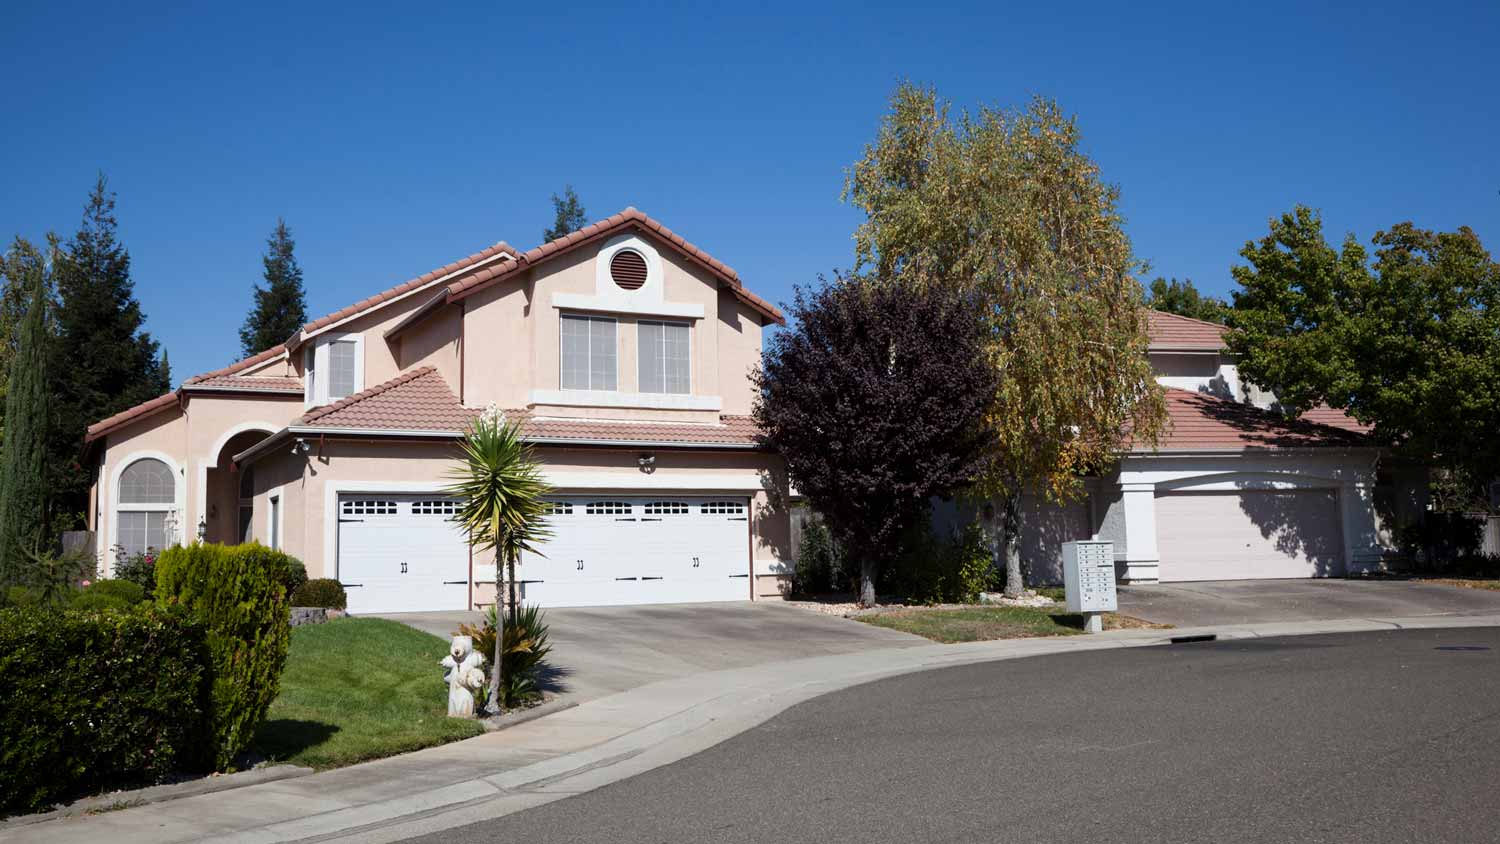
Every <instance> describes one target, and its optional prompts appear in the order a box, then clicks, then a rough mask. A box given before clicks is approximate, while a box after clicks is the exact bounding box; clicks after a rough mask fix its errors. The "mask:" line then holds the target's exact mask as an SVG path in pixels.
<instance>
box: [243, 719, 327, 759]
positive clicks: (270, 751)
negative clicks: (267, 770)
mask: <svg viewBox="0 0 1500 844" xmlns="http://www.w3.org/2000/svg"><path fill="white" fill-rule="evenodd" d="M338 731H339V728H338V727H337V726H335V725H333V724H329V723H325V722H323V721H308V720H305V719H301V718H272V719H269V720H267V721H266V722H265V723H263V724H261V725H260V729H258V730H256V731H255V740H254V741H252V742H251V743H250V748H251V751H252V752H254V753H256V754H259V755H263V756H265V757H266V758H269V759H287V758H290V757H292V756H295V755H297V754H298V753H301V752H302V751H304V750H306V749H308V748H309V747H315V746H317V745H320V744H322V743H323V742H325V741H328V739H330V738H332V737H333V734H334V733H337V732H338Z"/></svg>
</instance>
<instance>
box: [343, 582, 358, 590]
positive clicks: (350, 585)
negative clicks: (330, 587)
mask: <svg viewBox="0 0 1500 844" xmlns="http://www.w3.org/2000/svg"><path fill="white" fill-rule="evenodd" d="M339 585H340V586H342V587H344V588H345V589H358V588H360V587H361V586H364V584H363V583H340V584H339Z"/></svg>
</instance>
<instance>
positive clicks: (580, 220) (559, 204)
mask: <svg viewBox="0 0 1500 844" xmlns="http://www.w3.org/2000/svg"><path fill="white" fill-rule="evenodd" d="M552 213H553V220H552V225H551V226H550V227H549V228H547V229H546V230H544V231H543V232H542V242H543V243H548V242H550V241H554V240H557V239H558V238H559V237H567V236H568V235H570V234H572V233H573V232H576V231H578V230H579V229H581V228H583V227H584V226H586V225H588V222H589V221H588V217H587V212H585V211H584V210H583V203H582V202H579V201H578V194H577V193H574V192H573V186H572V185H567V186H565V187H563V192H562V196H558V195H557V194H555V193H554V194H552Z"/></svg>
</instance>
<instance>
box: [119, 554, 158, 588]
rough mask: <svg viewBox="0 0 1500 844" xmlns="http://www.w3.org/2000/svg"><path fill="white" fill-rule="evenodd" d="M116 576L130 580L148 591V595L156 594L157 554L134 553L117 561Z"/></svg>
mask: <svg viewBox="0 0 1500 844" xmlns="http://www.w3.org/2000/svg"><path fill="white" fill-rule="evenodd" d="M113 574H114V576H115V577H116V578H118V579H119V580H128V581H130V582H131V583H134V584H135V585H137V586H139V587H141V588H142V589H144V590H145V591H146V597H147V598H150V597H153V596H154V595H155V594H156V554H154V553H152V554H133V555H131V556H129V557H126V558H124V559H123V560H118V561H117V562H116V563H115V570H114V572H113Z"/></svg>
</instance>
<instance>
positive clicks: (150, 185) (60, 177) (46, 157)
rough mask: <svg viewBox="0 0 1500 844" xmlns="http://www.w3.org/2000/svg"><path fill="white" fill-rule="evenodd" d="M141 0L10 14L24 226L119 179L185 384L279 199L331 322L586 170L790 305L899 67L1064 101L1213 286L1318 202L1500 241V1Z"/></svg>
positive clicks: (1180, 256) (834, 263) (135, 243)
mask: <svg viewBox="0 0 1500 844" xmlns="http://www.w3.org/2000/svg"><path fill="white" fill-rule="evenodd" d="M144 5H145V4H122V3H110V4H100V5H97V6H89V5H65V4H63V3H56V4H28V5H26V6H24V7H22V8H18V9H12V10H9V11H8V12H7V15H6V21H5V25H4V26H3V28H0V78H3V79H5V80H6V85H5V86H4V90H3V91H0V114H4V115H5V116H6V118H7V119H6V125H5V127H4V129H3V130H0V162H3V165H4V170H5V178H4V189H3V191H0V235H4V236H5V238H6V239H8V238H9V237H10V236H11V235H12V234H16V233H19V234H22V235H25V236H28V237H40V236H41V235H42V234H43V233H44V232H46V231H47V230H49V229H52V230H57V231H59V232H63V233H68V232H71V231H72V230H74V229H75V228H76V226H77V223H78V219H79V214H80V209H81V207H82V203H83V200H84V197H85V195H86V193H87V190H88V188H89V186H90V185H91V183H92V181H93V178H94V174H95V173H96V172H97V171H99V170H103V171H104V172H106V173H107V174H108V176H109V178H110V183H111V186H112V187H113V188H114V189H115V190H116V191H117V192H118V193H119V209H118V213H119V217H120V223H121V233H122V237H123V239H124V241H125V243H126V245H127V246H128V247H129V249H130V253H131V257H132V260H133V262H134V278H135V282H136V293H137V296H138V297H139V299H140V300H141V302H142V305H143V307H144V309H145V311H146V313H147V315H148V326H147V327H148V329H149V330H150V331H151V332H152V334H153V335H155V336H156V337H157V338H158V339H160V340H161V341H162V342H163V344H164V345H165V347H166V348H167V349H168V351H169V352H170V353H171V358H172V364H173V371H174V374H175V375H176V377H177V378H178V379H179V380H180V379H181V378H184V377H186V376H188V375H190V374H193V373H195V372H199V371H203V370H206V369H212V368H215V367H218V366H222V365H224V364H226V363H228V362H230V361H231V360H233V359H235V358H236V357H237V353H238V335H237V333H236V331H237V329H238V327H239V325H240V322H241V321H242V320H243V318H244V314H245V311H246V310H247V308H248V306H249V301H250V287H251V285H252V284H253V283H254V282H256V281H257V280H259V277H260V254H261V252H262V250H263V248H264V241H265V237H266V235H267V234H268V233H269V231H270V229H271V227H272V225H273V224H274V222H275V219H276V217H277V216H278V215H282V216H285V217H286V219H287V221H288V223H289V224H290V225H291V226H292V228H293V231H294V233H295V236H296V238H297V244H298V245H297V252H298V256H299V258H300V260H301V262H302V266H303V269H304V271H305V274H306V281H307V285H308V305H309V309H310V311H311V312H312V314H313V315H319V314H322V313H325V312H328V311H332V310H335V309H337V308H340V307H342V306H344V305H347V304H349V303H351V302H353V301H356V300H358V299H361V298H363V297H365V296H367V295H369V294H371V293H373V292H376V291H378V290H380V289H383V288H385V287H388V286H390V285H392V284H395V283H398V282H400V281H403V280H405V279H407V278H410V277H412V276H414V275H417V274H420V273H422V272H425V271H427V270H429V269H431V268H433V267H436V266H439V265H441V264H444V263H447V262H448V261H451V260H453V259H455V258H458V257H461V256H463V255H467V254H469V253H470V252H473V251H475V250H477V249H479V248H482V247H483V246H486V245H488V244H490V243H492V242H494V241H496V240H500V239H504V240H508V241H510V242H511V243H512V244H514V245H517V246H520V247H522V248H529V247H531V246H534V245H536V243H537V242H538V240H539V239H540V235H541V231H542V228H543V227H544V226H545V225H546V224H547V223H548V222H549V221H550V204H549V196H550V195H551V194H552V193H553V192H554V191H557V190H559V189H561V187H562V185H563V184H564V183H568V182H571V183H572V184H574V185H575V186H576V187H577V189H578V192H579V194H580V195H581V196H582V198H583V201H584V204H585V206H586V207H587V208H588V211H589V216H590V218H591V219H593V218H599V217H603V216H606V215H608V214H610V213H613V212H614V211H617V210H619V209H620V208H623V207H625V206H627V205H635V206H637V207H639V208H641V209H642V210H645V211H647V212H648V213H650V214H652V215H654V216H656V217H657V218H659V219H661V220H662V221H663V222H665V223H666V224H667V225H669V226H672V227H673V228H675V229H676V230H678V231H679V232H681V233H682V234H683V235H684V236H686V237H687V238H689V239H690V240H692V241H694V242H695V243H697V244H698V245H700V246H702V247H703V248H705V249H707V250H709V251H710V252H711V253H713V254H714V255H715V256H716V257H718V258H720V259H721V260H723V261H725V262H726V263H728V264H729V265H731V266H733V267H735V268H736V269H738V270H739V271H740V274H741V276H742V277H743V278H744V279H745V280H746V281H747V283H748V284H749V285H750V287H751V288H752V289H753V290H755V291H756V292H758V293H760V294H761V295H763V296H765V297H767V298H769V299H771V300H773V301H782V300H785V299H786V298H788V297H789V295H790V292H791V287H792V285H793V284H795V283H801V282H807V281H810V280H812V279H814V278H815V277H816V276H817V274H818V273H820V272H828V271H829V270H831V269H833V268H835V267H843V266H847V265H848V264H849V263H850V262H851V256H852V242H851V240H850V233H851V232H852V230H853V227H854V226H855V225H856V223H857V222H858V220H859V216H858V214H857V213H856V212H855V211H854V210H852V209H850V208H849V207H847V206H844V205H842V204H841V203H840V201H839V191H840V187H841V184H842V179H843V170H844V168H845V167H846V166H848V165H849V164H850V163H851V162H852V161H853V160H854V159H855V158H856V157H857V156H858V154H859V152H860V150H861V148H862V146H863V145H864V144H865V143H866V142H867V141H868V140H869V139H870V138H871V137H872V135H873V133H874V130H875V126H876V124H877V122H878V120H879V118H880V115H881V114H882V112H883V109H884V107H885V101H886V98H887V96H888V95H889V93H890V91H891V89H892V88H893V87H894V86H895V85H896V84H897V82H898V81H900V80H901V79H904V78H910V79H913V80H917V81H921V82H928V83H931V84H933V85H936V86H937V87H938V89H939V91H940V92H941V93H942V94H943V95H945V96H947V97H950V98H952V99H953V100H954V101H955V102H956V103H957V104H959V105H967V106H973V105H977V104H979V103H993V104H1002V105H1005V104H1017V103H1022V102H1024V101H1025V99H1026V98H1027V97H1028V96H1030V95H1031V94H1033V93H1036V94H1043V95H1046V96H1050V97H1055V98H1057V99H1058V100H1059V101H1060V102H1061V103H1062V105H1063V106H1064V108H1066V109H1068V110H1069V111H1071V112H1074V113H1076V114H1077V115H1078V116H1079V118H1080V121H1081V125H1082V128H1083V132H1084V140H1085V144H1086V146H1087V148H1088V150H1089V152H1090V153H1091V154H1092V155H1093V156H1094V157H1095V158H1097V159H1098V160H1099V162H1100V163H1101V165H1102V167H1103V169H1104V173H1105V175H1106V177H1107V178H1108V179H1110V180H1111V181H1113V182H1115V183H1117V184H1119V185H1120V187H1121V189H1122V191H1123V204H1124V210H1125V213H1126V215H1127V218H1128V232H1129V234H1130V236H1131V238H1132V240H1133V242H1134V244H1135V248H1136V251H1137V253H1138V254H1139V255H1140V256H1141V257H1143V258H1146V259H1148V260H1150V261H1151V262H1152V264H1153V265H1154V270H1155V272H1156V273H1159V274H1163V275H1169V276H1178V277H1184V276H1185V277H1191V278H1192V279H1194V280H1195V281H1196V282H1197V283H1198V285H1199V286H1200V287H1201V288H1203V289H1205V290H1206V291H1209V292H1212V293H1218V294H1223V293H1225V292H1227V290H1228V289H1229V287H1230V284H1231V282H1230V278H1229V267H1230V265H1231V264H1232V263H1233V262H1234V261H1235V260H1236V252H1237V251H1238V249H1239V248H1240V246H1241V245H1242V244H1243V243H1244V241H1245V240H1246V239H1249V238H1252V237H1257V236H1259V235H1260V234H1262V233H1263V232H1264V230H1265V223H1266V220H1267V218H1268V217H1270V216H1271V215H1274V214H1277V213H1279V212H1281V211H1283V210H1285V209H1287V208H1289V207H1290V206H1291V205H1292V204H1293V203H1297V202H1302V203H1306V204H1310V205H1313V206H1316V207H1319V208H1321V209H1323V212H1324V216H1325V221H1326V222H1327V224H1328V226H1329V228H1330V229H1331V231H1332V235H1333V236H1334V237H1341V236H1342V233H1343V232H1346V231H1350V230H1352V231H1354V232H1356V233H1358V234H1359V235H1360V236H1361V238H1364V239H1368V237H1369V236H1370V235H1372V234H1373V233H1374V232H1375V230H1376V229H1377V228H1381V227H1385V226H1389V225H1390V224H1392V223H1395V222H1398V221H1400V220H1405V219H1411V220H1414V221H1416V222H1417V223H1418V224H1419V225H1422V226H1426V227H1431V228H1442V229H1451V228H1454V227H1456V226H1459V225H1465V224H1466V225H1469V226H1471V227H1473V228H1474V229H1475V230H1476V231H1478V232H1479V234H1480V236H1481V237H1482V238H1484V240H1485V241H1486V243H1487V244H1488V245H1489V246H1490V248H1491V250H1492V251H1493V250H1495V249H1497V248H1500V156H1497V154H1496V150H1497V148H1500V146H1497V144H1500V107H1497V104H1500V50H1497V49H1496V48H1495V44H1496V43H1500V6H1497V5H1496V4H1493V3H1476V4H1473V5H1471V6H1448V7H1446V8H1445V9H1439V10H1432V9H1427V8H1422V7H1419V6H1413V5H1411V4H1392V5H1390V6H1387V7H1384V8H1381V7H1379V6H1378V5H1377V4H1371V3H1361V4H1357V5H1350V6H1348V7H1345V8H1342V9H1338V8H1335V7H1333V6H1325V7H1322V8H1321V9H1320V10H1318V11H1307V10H1305V9H1304V8H1302V7H1303V6H1304V5H1307V6H1310V5H1312V4H1287V5H1280V6H1279V5H1276V4H1271V3H1260V4H1255V5H1253V6H1251V7H1243V8H1239V9H1236V10H1233V11H1230V10H1228V9H1225V10H1217V9H1213V8H1211V7H1213V6H1217V5H1219V4H1207V3H1193V4H1184V5H1181V6H1177V7H1156V8H1153V9H1142V8H1141V7H1139V6H1138V5H1137V4H1132V3H1119V2H1115V3H1108V4H1098V5H1091V4H1088V3H1074V4H1064V5H1058V4H1036V3H1032V4H1026V5H1025V6H1024V7H1016V8H1006V7H1005V4H999V3H976V4H972V5H968V6H965V5H947V4H941V3H931V2H929V3H923V4H920V5H917V4H908V5H905V6H900V5H898V6H880V5H876V4H869V3H857V4H855V3H850V4H838V5H830V6H826V7H818V6H816V4H810V3H799V4H795V5H788V6H783V7H779V8H778V7H775V6H764V7H753V8H752V6H751V5H750V4H733V6H732V11H729V12H720V11H717V10H709V9H706V8H700V7H696V6H692V5H681V6H678V5H666V4H663V5H653V6H649V7H647V6H636V5H635V4H622V3H613V4H608V5H603V6H598V7H592V6H589V5H586V4H581V3H569V4H557V3H554V4H546V5H545V6H540V7H537V8H535V9H532V10H527V9H525V8H516V7H513V4H500V3H485V4H476V5H473V6H465V5H464V4H460V3H424V4H410V3H406V4H394V5H390V6H384V7H382V6H380V5H378V4H373V3H364V4H359V5H357V6H353V5H351V6H349V7H347V8H344V9H341V10H340V9H334V8H333V7H332V6H331V5H329V6H327V7H324V6H323V4H295V5H286V6H277V5H273V4H270V3H266V4H235V6H234V8H232V9H231V8H219V9H209V8H208V7H209V6H210V5H212V4H202V5H201V6H199V7H196V8H195V7H190V6H186V5H184V6H182V7H179V8H171V7H169V6H167V5H166V4H160V5H157V6H156V7H155V9H154V10H152V11H141V10H140V9H139V8H133V7H137V6H140V7H144ZM314 7H316V8H314ZM1247 10H1248V11H1247Z"/></svg>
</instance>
